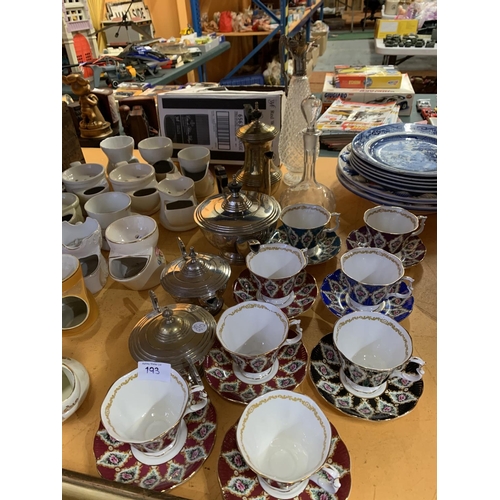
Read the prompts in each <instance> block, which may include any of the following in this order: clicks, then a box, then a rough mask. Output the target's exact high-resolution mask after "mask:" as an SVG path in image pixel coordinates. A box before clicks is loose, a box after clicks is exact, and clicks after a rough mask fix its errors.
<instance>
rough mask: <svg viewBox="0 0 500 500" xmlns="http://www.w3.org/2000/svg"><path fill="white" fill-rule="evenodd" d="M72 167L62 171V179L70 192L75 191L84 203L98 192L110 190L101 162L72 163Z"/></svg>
mask: <svg viewBox="0 0 500 500" xmlns="http://www.w3.org/2000/svg"><path fill="white" fill-rule="evenodd" d="M70 165H71V166H70V168H68V169H67V170H65V171H64V172H63V173H62V181H63V184H64V186H65V187H66V191H67V192H69V193H75V194H76V195H77V196H78V198H79V199H80V202H81V204H82V205H83V204H84V203H85V202H86V201H87V200H88V199H89V198H91V197H92V196H95V195H96V194H98V193H102V192H105V191H109V184H108V181H107V179H106V174H105V171H104V166H103V165H101V164H100V163H80V162H79V161H76V162H73V163H71V164H70Z"/></svg>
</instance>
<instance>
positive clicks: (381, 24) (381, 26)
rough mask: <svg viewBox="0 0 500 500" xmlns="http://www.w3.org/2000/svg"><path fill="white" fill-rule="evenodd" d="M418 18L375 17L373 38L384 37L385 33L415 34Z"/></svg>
mask: <svg viewBox="0 0 500 500" xmlns="http://www.w3.org/2000/svg"><path fill="white" fill-rule="evenodd" d="M417 31H418V19H377V20H376V21H375V38H385V37H386V36H387V35H401V36H404V35H410V34H411V33H413V34H415V35H416V34H417Z"/></svg>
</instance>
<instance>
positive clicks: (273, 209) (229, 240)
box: [194, 177, 281, 265]
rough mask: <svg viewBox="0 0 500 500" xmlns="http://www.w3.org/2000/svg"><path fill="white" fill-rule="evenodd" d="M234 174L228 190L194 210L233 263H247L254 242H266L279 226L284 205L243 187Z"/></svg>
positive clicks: (204, 229)
mask: <svg viewBox="0 0 500 500" xmlns="http://www.w3.org/2000/svg"><path fill="white" fill-rule="evenodd" d="M241 186H242V184H241V182H237V181H236V178H235V177H233V180H232V182H230V183H229V184H228V186H227V192H224V193H222V194H216V195H213V196H210V197H209V198H207V199H206V200H204V201H203V202H201V203H200V204H199V205H198V206H197V207H196V210H195V212H194V220H195V221H196V223H197V224H198V226H199V227H200V229H201V232H202V233H203V235H204V236H205V238H207V240H208V241H209V242H210V243H211V244H212V245H213V246H214V247H215V248H218V249H219V250H220V253H221V255H222V256H223V257H224V258H226V259H227V260H228V261H229V262H230V263H231V264H236V265H244V264H245V256H246V255H247V253H248V252H249V251H250V247H251V245H259V244H260V243H266V242H267V241H268V240H269V238H270V237H271V235H272V234H273V233H274V230H275V229H276V225H277V223H278V220H279V217H280V214H281V207H280V204H279V203H278V202H277V201H276V199H275V198H274V197H272V196H270V195H267V194H264V193H257V192H255V191H242V190H241Z"/></svg>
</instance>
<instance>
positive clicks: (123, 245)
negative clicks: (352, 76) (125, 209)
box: [105, 215, 158, 255]
mask: <svg viewBox="0 0 500 500" xmlns="http://www.w3.org/2000/svg"><path fill="white" fill-rule="evenodd" d="M105 236H106V240H107V241H108V244H109V248H110V250H111V252H113V253H115V254H118V255H134V254H135V255H137V254H138V253H139V252H141V251H145V250H147V249H151V248H153V247H155V246H156V243H157V242H158V225H157V224H156V221H155V220H154V219H152V218H151V217H148V216H147V215H129V216H128V217H123V218H121V219H118V220H116V221H114V222H112V223H111V224H110V225H109V226H108V227H107V228H106V231H105Z"/></svg>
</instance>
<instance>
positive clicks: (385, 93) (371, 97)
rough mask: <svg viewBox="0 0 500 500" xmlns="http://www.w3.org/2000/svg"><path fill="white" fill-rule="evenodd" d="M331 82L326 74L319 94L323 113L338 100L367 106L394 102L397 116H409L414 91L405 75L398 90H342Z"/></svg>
mask: <svg viewBox="0 0 500 500" xmlns="http://www.w3.org/2000/svg"><path fill="white" fill-rule="evenodd" d="M332 80H333V73H327V74H326V75H325V83H324V85H323V92H322V94H321V100H322V101H323V112H325V111H326V110H327V109H328V107H329V106H330V104H331V103H332V102H333V101H335V100H336V99H339V98H340V99H342V100H343V101H344V102H346V101H347V102H364V103H367V104H385V103H390V102H396V103H397V104H399V116H410V115H411V110H412V106H413V100H414V98H415V91H414V90H413V86H412V84H411V81H410V78H409V76H408V74H406V73H404V74H403V75H402V80H401V86H400V87H399V88H398V89H343V88H336V87H335V85H334V84H333V83H332Z"/></svg>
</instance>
